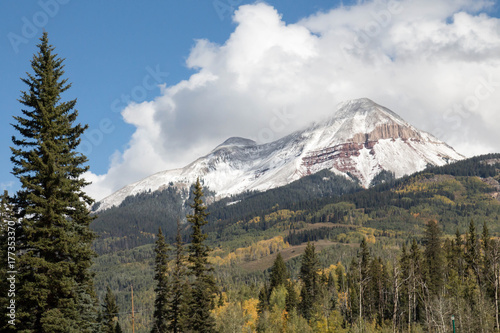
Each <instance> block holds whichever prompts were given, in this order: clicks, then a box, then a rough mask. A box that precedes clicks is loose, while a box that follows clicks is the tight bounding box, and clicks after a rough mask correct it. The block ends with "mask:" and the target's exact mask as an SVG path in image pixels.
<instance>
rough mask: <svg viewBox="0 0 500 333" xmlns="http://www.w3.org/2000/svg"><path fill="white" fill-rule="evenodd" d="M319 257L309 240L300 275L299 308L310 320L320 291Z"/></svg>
mask: <svg viewBox="0 0 500 333" xmlns="http://www.w3.org/2000/svg"><path fill="white" fill-rule="evenodd" d="M318 269H319V259H318V255H317V254H316V251H315V247H314V244H313V243H310V242H307V246H306V250H305V252H304V254H303V256H302V265H301V266H300V272H299V277H300V279H301V280H302V289H301V291H300V298H301V301H300V303H299V310H300V312H301V314H302V316H303V317H304V318H305V319H307V320H310V319H311V316H312V313H313V311H314V305H315V302H316V300H317V298H318V291H319V274H318Z"/></svg>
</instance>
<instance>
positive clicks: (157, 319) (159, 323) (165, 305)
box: [151, 228, 170, 333]
mask: <svg viewBox="0 0 500 333" xmlns="http://www.w3.org/2000/svg"><path fill="white" fill-rule="evenodd" d="M168 251H169V246H168V244H167V243H166V242H165V237H164V236H163V233H162V232H161V228H159V229H158V235H157V239H156V247H155V276H154V279H155V280H156V283H157V284H156V288H155V292H156V299H155V311H154V313H153V318H154V322H153V328H152V329H151V332H152V333H156V332H166V331H167V326H168V322H167V320H168V319H167V315H168V312H169V300H168V297H169V294H170V283H169V279H168Z"/></svg>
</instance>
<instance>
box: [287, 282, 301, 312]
mask: <svg viewBox="0 0 500 333" xmlns="http://www.w3.org/2000/svg"><path fill="white" fill-rule="evenodd" d="M286 291H287V294H286V301H285V309H286V311H287V312H288V313H290V312H292V310H295V309H296V308H297V304H298V297H297V292H296V291H295V285H294V283H293V282H292V281H289V282H287V284H286Z"/></svg>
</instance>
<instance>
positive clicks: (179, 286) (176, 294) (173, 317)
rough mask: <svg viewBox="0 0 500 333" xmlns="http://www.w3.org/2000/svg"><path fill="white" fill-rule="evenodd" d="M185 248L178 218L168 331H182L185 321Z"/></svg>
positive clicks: (179, 332) (174, 332) (177, 332)
mask: <svg viewBox="0 0 500 333" xmlns="http://www.w3.org/2000/svg"><path fill="white" fill-rule="evenodd" d="M184 261H185V259H184V250H183V244H182V236H181V227H180V221H179V220H177V235H176V237H175V262H174V268H173V272H172V285H171V289H170V297H169V302H170V303H169V304H170V311H169V312H168V314H167V319H168V321H169V324H168V331H169V332H173V333H182V332H183V331H184V327H183V323H184V322H185V319H186V318H185V317H186V313H185V307H186V306H185V303H186V292H185V290H186V286H185V285H186V283H187V281H186V279H187V274H186V269H185V266H184V264H185V263H184Z"/></svg>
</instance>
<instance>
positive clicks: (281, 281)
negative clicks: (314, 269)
mask: <svg viewBox="0 0 500 333" xmlns="http://www.w3.org/2000/svg"><path fill="white" fill-rule="evenodd" d="M288 277H289V274H288V269H287V268H286V265H285V261H284V260H283V257H282V256H281V253H278V255H277V256H276V259H275V260H274V263H273V266H272V267H271V276H270V284H271V285H270V293H272V292H273V289H274V288H276V287H278V286H279V285H286V282H287V280H288Z"/></svg>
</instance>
